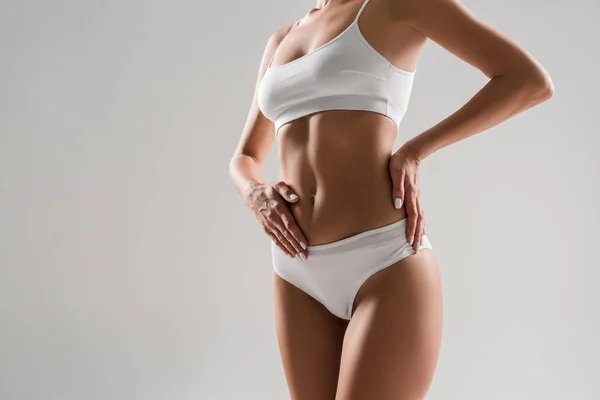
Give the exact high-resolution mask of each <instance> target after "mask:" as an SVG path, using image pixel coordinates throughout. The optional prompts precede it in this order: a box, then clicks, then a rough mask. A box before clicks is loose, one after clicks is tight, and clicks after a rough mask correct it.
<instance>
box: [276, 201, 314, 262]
mask: <svg viewBox="0 0 600 400" xmlns="http://www.w3.org/2000/svg"><path fill="white" fill-rule="evenodd" d="M280 217H281V222H282V223H283V226H284V227H285V229H286V230H287V231H288V232H289V233H290V234H291V235H292V237H293V238H294V240H295V241H296V242H298V244H299V245H300V249H299V253H303V254H304V256H305V257H308V252H307V246H306V243H307V240H306V237H305V236H304V234H303V233H302V231H301V230H300V227H299V226H298V224H297V223H296V220H295V219H294V216H293V215H292V213H291V212H289V211H288V210H285V211H283V212H282V213H281V214H280Z"/></svg>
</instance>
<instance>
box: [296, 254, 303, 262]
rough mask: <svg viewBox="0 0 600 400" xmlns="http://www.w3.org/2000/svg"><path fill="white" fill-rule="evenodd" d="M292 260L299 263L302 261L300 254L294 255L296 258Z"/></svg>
mask: <svg viewBox="0 0 600 400" xmlns="http://www.w3.org/2000/svg"><path fill="white" fill-rule="evenodd" d="M294 258H295V259H296V260H298V261H300V262H301V261H302V259H301V258H300V254H296V256H295V257H294Z"/></svg>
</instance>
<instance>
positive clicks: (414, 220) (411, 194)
mask: <svg viewBox="0 0 600 400" xmlns="http://www.w3.org/2000/svg"><path fill="white" fill-rule="evenodd" d="M419 164H420V160H419V157H417V156H416V155H415V153H414V152H413V151H411V150H410V149H409V148H407V147H401V148H399V149H398V150H397V151H396V152H395V153H394V154H392V156H391V158H390V176H391V178H392V185H393V186H392V200H393V201H394V206H395V207H396V208H397V209H400V208H401V207H402V204H404V208H405V209H406V216H407V223H406V240H408V243H409V244H410V245H411V246H412V247H413V249H414V250H415V251H417V250H418V249H419V246H420V245H422V242H421V238H422V237H423V234H424V233H425V216H424V214H423V208H422V207H421V199H420V197H421V195H420V193H419Z"/></svg>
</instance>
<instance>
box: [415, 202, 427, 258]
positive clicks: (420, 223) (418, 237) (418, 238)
mask: <svg viewBox="0 0 600 400" xmlns="http://www.w3.org/2000/svg"><path fill="white" fill-rule="evenodd" d="M417 210H418V211H419V217H418V218H417V227H416V229H415V242H414V245H413V248H414V249H415V251H419V250H420V248H421V246H422V245H423V240H422V239H423V229H424V227H425V217H424V215H423V209H422V208H421V203H420V201H419V200H418V199H417Z"/></svg>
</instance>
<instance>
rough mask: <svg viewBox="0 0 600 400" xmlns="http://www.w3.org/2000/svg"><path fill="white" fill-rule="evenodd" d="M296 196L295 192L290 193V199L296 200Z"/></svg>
mask: <svg viewBox="0 0 600 400" xmlns="http://www.w3.org/2000/svg"><path fill="white" fill-rule="evenodd" d="M297 198H298V196H297V195H296V194H295V193H292V194H290V199H292V200H296V199H297Z"/></svg>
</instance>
